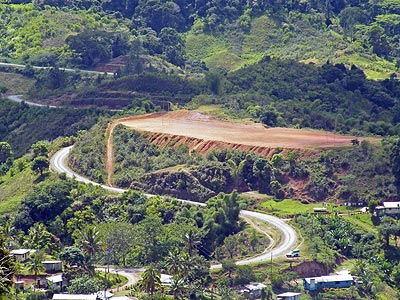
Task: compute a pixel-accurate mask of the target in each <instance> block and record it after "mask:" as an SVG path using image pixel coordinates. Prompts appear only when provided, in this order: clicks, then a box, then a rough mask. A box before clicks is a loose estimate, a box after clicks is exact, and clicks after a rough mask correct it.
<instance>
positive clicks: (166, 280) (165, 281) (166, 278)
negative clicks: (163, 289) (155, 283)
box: [160, 274, 174, 285]
mask: <svg viewBox="0 0 400 300" xmlns="http://www.w3.org/2000/svg"><path fill="white" fill-rule="evenodd" d="M160 279H161V284H162V285H171V284H172V281H173V280H174V278H173V276H172V275H168V274H161V278H160Z"/></svg>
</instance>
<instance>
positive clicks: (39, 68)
mask: <svg viewBox="0 0 400 300" xmlns="http://www.w3.org/2000/svg"><path fill="white" fill-rule="evenodd" d="M0 66H1V67H9V68H20V69H21V68H22V69H23V68H26V65H22V64H13V63H6V62H0ZM32 68H33V69H36V70H46V69H51V68H53V67H40V66H32ZM59 70H61V71H65V72H72V73H78V72H79V73H86V74H93V75H103V74H106V75H107V76H114V73H111V72H99V71H92V70H78V69H69V68H62V67H61V68H59Z"/></svg>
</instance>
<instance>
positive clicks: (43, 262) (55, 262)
mask: <svg viewBox="0 0 400 300" xmlns="http://www.w3.org/2000/svg"><path fill="white" fill-rule="evenodd" d="M60 263H62V261H61V260H44V261H42V264H60Z"/></svg>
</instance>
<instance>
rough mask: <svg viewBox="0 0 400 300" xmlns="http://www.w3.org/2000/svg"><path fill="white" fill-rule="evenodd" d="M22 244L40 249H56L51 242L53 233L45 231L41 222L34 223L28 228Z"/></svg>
mask: <svg viewBox="0 0 400 300" xmlns="http://www.w3.org/2000/svg"><path fill="white" fill-rule="evenodd" d="M24 246H26V247H27V248H31V249H40V250H43V251H47V250H49V249H51V250H56V247H55V245H54V243H53V235H52V234H51V233H50V232H48V231H47V228H46V226H45V225H44V224H43V223H39V222H38V223H35V224H34V225H33V226H31V227H30V228H29V230H28V236H27V237H26V239H25V241H24Z"/></svg>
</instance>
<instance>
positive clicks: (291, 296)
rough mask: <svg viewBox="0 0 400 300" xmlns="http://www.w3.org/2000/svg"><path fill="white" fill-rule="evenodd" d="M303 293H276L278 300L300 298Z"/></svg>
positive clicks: (297, 299)
mask: <svg viewBox="0 0 400 300" xmlns="http://www.w3.org/2000/svg"><path fill="white" fill-rule="evenodd" d="M300 295H301V293H293V292H286V293H282V294H279V295H276V297H277V298H276V300H300Z"/></svg>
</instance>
